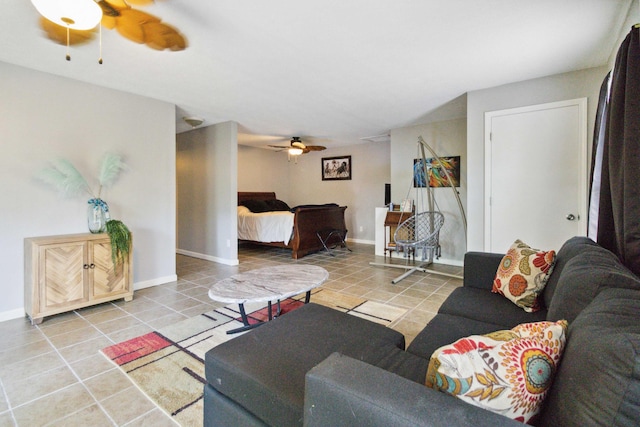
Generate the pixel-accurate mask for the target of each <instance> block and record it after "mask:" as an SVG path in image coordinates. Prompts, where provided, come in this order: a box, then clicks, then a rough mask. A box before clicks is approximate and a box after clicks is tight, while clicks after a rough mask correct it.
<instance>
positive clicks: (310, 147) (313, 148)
mask: <svg viewBox="0 0 640 427" xmlns="http://www.w3.org/2000/svg"><path fill="white" fill-rule="evenodd" d="M326 149H327V147H323V146H322V145H307V150H309V151H322V150H326Z"/></svg>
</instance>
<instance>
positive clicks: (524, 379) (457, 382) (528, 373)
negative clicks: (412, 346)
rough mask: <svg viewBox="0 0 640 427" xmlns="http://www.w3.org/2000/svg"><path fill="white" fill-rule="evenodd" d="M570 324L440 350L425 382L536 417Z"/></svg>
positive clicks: (518, 416) (496, 408)
mask: <svg viewBox="0 0 640 427" xmlns="http://www.w3.org/2000/svg"><path fill="white" fill-rule="evenodd" d="M566 329H567V322H566V321H565V320H560V321H558V322H536V323H525V324H522V325H518V326H516V327H515V328H513V329H511V330H507V331H497V332H493V333H491V334H487V335H472V336H470V337H467V338H461V339H459V340H458V341H456V342H455V343H453V344H450V345H446V346H444V347H440V348H439V349H437V350H436V351H435V352H434V353H433V355H432V356H431V360H430V361H429V368H428V370H427V376H426V379H425V384H426V385H427V386H428V387H431V388H434V389H436V390H439V391H442V392H444V393H448V394H451V395H453V396H455V397H457V398H458V399H461V400H464V401H465V402H467V403H470V404H472V405H475V406H479V407H481V408H484V409H487V410H489V411H492V412H496V413H498V414H501V415H504V416H506V417H509V418H512V419H514V420H517V421H521V422H523V423H531V422H534V421H535V416H536V414H538V412H540V409H541V407H542V403H543V402H544V398H545V397H546V395H547V391H548V390H549V388H550V387H551V384H552V382H553V377H554V374H555V372H556V370H557V367H558V363H559V361H560V358H561V356H562V351H563V350H564V345H565V342H566Z"/></svg>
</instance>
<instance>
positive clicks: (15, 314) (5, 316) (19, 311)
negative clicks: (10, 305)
mask: <svg viewBox="0 0 640 427" xmlns="http://www.w3.org/2000/svg"><path fill="white" fill-rule="evenodd" d="M26 315H27V314H26V313H25V311H24V307H22V308H16V309H15V310H9V311H3V312H1V313H0V322H4V321H7V320H13V319H19V318H21V317H25V316H26Z"/></svg>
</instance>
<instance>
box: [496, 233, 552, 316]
mask: <svg viewBox="0 0 640 427" xmlns="http://www.w3.org/2000/svg"><path fill="white" fill-rule="evenodd" d="M555 258H556V252H555V251H553V250H550V251H541V250H539V249H533V248H531V247H530V246H529V245H527V244H526V243H524V242H522V241H520V240H516V241H515V242H514V243H513V245H511V247H510V248H509V250H508V251H507V253H506V254H505V255H504V257H503V258H502V261H501V262H500V266H499V267H498V271H497V272H496V277H495V279H494V280H493V289H492V292H495V293H498V294H501V295H504V296H505V297H506V298H507V299H509V300H510V301H512V302H513V303H514V304H516V305H517V306H518V307H520V308H522V309H523V310H524V311H527V312H534V311H538V310H540V307H541V304H540V301H539V300H538V296H539V295H540V294H541V293H542V290H543V289H544V287H545V285H546V284H547V279H548V278H549V275H550V274H551V271H552V270H553V264H554V262H555Z"/></svg>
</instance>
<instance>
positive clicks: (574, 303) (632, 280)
mask: <svg viewBox="0 0 640 427" xmlns="http://www.w3.org/2000/svg"><path fill="white" fill-rule="evenodd" d="M607 287H615V288H631V289H633V288H635V289H638V290H640V279H638V277H637V276H635V275H634V274H633V273H632V272H631V271H629V270H628V269H627V268H626V267H624V266H623V265H622V264H621V263H620V261H619V260H618V257H617V256H615V255H614V254H613V253H611V252H610V251H608V250H606V249H604V248H602V247H600V246H585V247H584V248H583V250H582V252H581V253H580V254H578V255H576V256H575V257H573V258H572V259H571V260H570V261H569V262H567V263H566V265H565V267H564V270H563V271H562V274H561V275H560V277H559V278H558V283H557V285H556V289H555V292H554V295H553V298H552V300H551V303H550V304H549V310H548V314H547V318H548V319H549V320H557V319H567V320H568V321H569V322H572V321H573V320H574V319H575V318H576V317H577V316H578V314H580V312H581V311H582V310H583V309H584V308H585V307H586V306H587V305H588V304H589V303H590V302H591V301H592V300H593V299H594V298H595V296H596V295H597V294H598V293H599V292H600V291H601V290H602V289H604V288H607Z"/></svg>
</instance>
